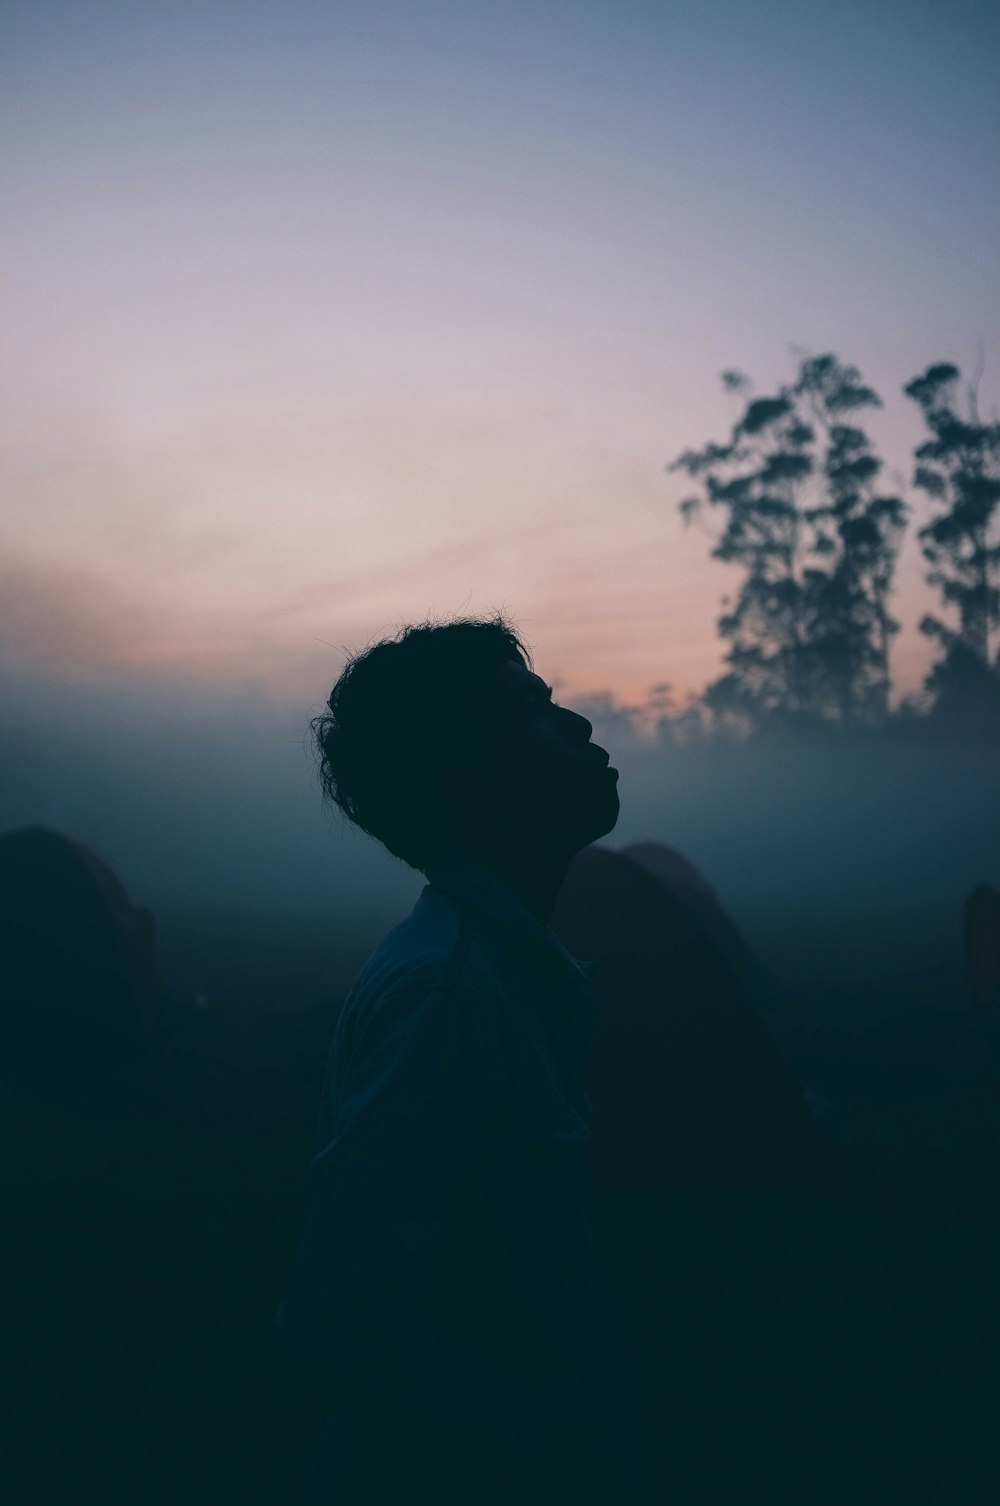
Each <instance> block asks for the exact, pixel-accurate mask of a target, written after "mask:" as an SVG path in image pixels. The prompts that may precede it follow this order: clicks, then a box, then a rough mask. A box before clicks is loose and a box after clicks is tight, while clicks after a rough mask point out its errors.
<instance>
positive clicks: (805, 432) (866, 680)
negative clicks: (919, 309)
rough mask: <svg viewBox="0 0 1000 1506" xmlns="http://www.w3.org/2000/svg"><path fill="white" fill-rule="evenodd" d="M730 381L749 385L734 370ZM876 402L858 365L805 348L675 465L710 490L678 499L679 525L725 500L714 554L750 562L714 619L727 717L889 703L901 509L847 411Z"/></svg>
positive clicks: (866, 708) (709, 698)
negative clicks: (772, 390) (776, 385)
mask: <svg viewBox="0 0 1000 1506" xmlns="http://www.w3.org/2000/svg"><path fill="white" fill-rule="evenodd" d="M722 380H723V384H724V386H725V387H726V388H727V389H728V390H729V391H731V392H738V393H741V394H747V393H748V390H749V383H748V381H747V379H746V378H745V377H743V376H741V375H740V374H739V373H738V372H734V371H727V372H725V373H723V378H722ZM878 406H881V403H880V399H879V398H878V396H877V395H876V393H874V392H873V391H872V389H871V388H870V387H866V386H864V385H863V384H862V382H861V379H860V376H859V373H858V371H857V370H856V368H855V367H853V366H842V365H841V364H840V363H839V362H838V361H837V360H836V358H835V357H834V356H832V355H824V356H816V357H807V358H804V359H803V360H802V361H801V364H800V368H799V372H798V377H797V380H796V381H795V382H794V383H792V384H789V385H786V386H783V387H781V388H780V389H779V391H778V393H777V394H776V395H775V396H773V397H763V398H750V399H749V401H748V402H747V404H746V407H745V409H744V412H743V415H742V417H741V418H740V419H739V421H738V422H737V423H736V424H735V426H734V428H733V430H732V434H731V437H730V441H729V443H728V444H723V445H719V444H715V443H709V444H707V445H705V446H704V447H703V448H702V449H701V450H687V451H685V452H684V454H682V455H680V456H679V457H678V458H677V459H676V460H675V461H673V462H672V464H671V465H670V466H669V467H668V469H669V470H671V471H674V470H683V471H686V472H687V474H688V475H690V476H692V477H696V478H698V479H699V480H701V481H702V484H703V486H704V497H701V496H695V497H688V498H686V499H685V500H684V501H683V502H681V504H680V510H681V514H682V516H683V517H684V519H685V522H690V521H692V520H693V519H695V518H696V517H697V516H698V515H699V513H700V509H701V506H702V502H703V501H707V502H708V503H709V505H710V506H714V507H722V508H724V509H725V510H726V512H727V515H728V516H727V521H726V526H725V528H724V530H723V532H722V534H721V535H716V536H715V538H716V547H715V548H714V549H713V550H712V554H713V557H714V558H716V559H721V560H725V561H729V562H732V563H736V564H739V565H741V566H742V568H743V569H744V571H745V573H746V577H745V580H744V582H743V584H742V586H741V588H740V591H739V594H738V596H737V599H736V603H735V605H734V606H733V608H732V609H731V610H730V611H728V612H726V613H725V614H724V615H723V616H721V617H720V618H719V620H718V627H719V632H720V634H721V635H722V636H723V637H724V638H728V639H730V641H731V646H730V649H729V652H728V653H727V655H726V662H727V664H728V665H729V669H728V671H727V672H726V674H724V675H723V676H721V678H720V679H718V680H716V681H715V682H714V683H713V684H712V685H710V686H709V687H708V689H707V690H706V692H705V697H704V699H705V703H706V705H707V706H708V707H709V708H710V709H711V710H712V711H713V712H714V713H715V714H716V715H717V716H719V717H720V718H721V719H722V720H724V721H735V722H736V723H737V724H740V725H743V726H744V727H747V726H749V727H753V726H759V725H760V724H762V723H763V722H764V721H767V720H770V719H773V718H774V717H775V716H776V715H782V714H783V715H786V716H787V715H792V716H801V715H803V714H805V715H809V716H813V717H816V716H821V717H825V718H830V719H838V720H844V721H856V720H872V719H877V718H879V717H881V716H883V715H884V714H885V712H886V709H887V704H888V694H889V646H890V641H891V638H892V635H893V634H894V633H895V632H897V631H898V626H899V625H898V623H896V622H895V621H894V620H893V618H892V617H891V616H890V614H889V610H888V600H889V594H890V590H891V583H892V576H893V572H894V569H895V563H896V559H897V556H898V552H899V544H900V541H901V535H902V530H903V528H904V526H905V519H906V508H905V505H904V503H903V502H902V501H901V500H900V499H899V498H898V497H889V496H882V495H880V494H878V493H877V491H876V481H877V477H878V475H879V472H880V470H881V468H882V462H881V461H880V460H879V459H878V458H877V457H876V456H875V455H874V454H873V452H872V446H871V443H870V441H869V439H868V436H867V435H866V434H865V433H864V431H863V430H862V429H860V428H857V427H856V426H853V425H849V424H847V423H845V422H844V415H845V414H847V413H849V412H852V411H853V410H856V409H859V408H864V407H878ZM724 604H728V598H727V601H726V603H724Z"/></svg>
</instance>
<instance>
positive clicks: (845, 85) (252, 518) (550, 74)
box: [0, 0, 1000, 701]
mask: <svg viewBox="0 0 1000 1506" xmlns="http://www.w3.org/2000/svg"><path fill="white" fill-rule="evenodd" d="M997 16H998V11H997V8H996V7H995V6H994V5H993V4H983V3H972V0H950V3H949V4H948V5H942V4H939V3H935V4H929V3H923V0H877V3H875V4H872V3H871V0H865V3H856V0H845V3H840V4H822V5H821V4H816V3H812V0H794V3H766V4H765V3H760V0H691V3H689V0H682V3H673V0H660V3H655V4H654V3H633V0H608V3H576V4H569V3H551V0H540V3H536V4H531V3H526V0H507V3H500V0H494V3H480V0H454V3H446V4H436V3H426V0H399V3H395V4H390V3H381V0H361V3H354V0H346V3H345V0H325V3H317V0H280V3H268V4H264V3H259V0H238V3H222V0H196V3H190V4H188V3H186V0H130V3H124V0H122V3H95V0H5V4H4V6H3V8H2V11H0V18H2V19H0V43H2V60H0V68H2V107H0V111H2V113H0V119H2V148H0V180H2V181H0V189H2V203H3V215H2V228H0V259H2V268H3V286H2V303H3V328H4V334H5V338H4V342H3V346H4V353H3V357H2V360H3V363H4V373H3V381H4V402H3V405H2V414H0V427H2V469H3V492H2V496H3V510H2V516H0V549H2V557H0V632H2V648H0V655H2V659H3V661H4V662H6V663H7V665H9V666H15V667H16V668H17V669H18V670H19V671H21V672H24V671H25V670H28V671H37V672H38V673H40V674H44V675H46V676H51V677H53V678H56V679H59V678H70V679H74V680H82V681H91V682H96V681H102V682H105V683H106V682H108V681H111V682H113V681H114V679H115V677H116V676H119V677H123V678H130V679H134V678H136V677H137V676H138V677H140V678H145V679H146V680H147V681H150V682H153V683H157V682H161V681H162V682H164V683H166V682H170V683H171V684H173V685H176V684H178V683H181V684H183V683H191V682H195V681H196V682H198V683H199V684H200V685H202V686H204V685H205V684H206V683H208V684H211V683H215V682H219V683H221V682H225V683H226V684H227V685H229V686H233V685H245V686H247V687H253V688H255V689H256V690H258V691H259V690H261V689H263V690H265V691H266V692H267V693H269V694H273V695H274V696H275V697H278V698H285V699H293V698H303V699H305V700H309V701H316V700H317V699H321V698H322V696H323V695H324V694H325V693H326V690H327V689H328V688H329V685H330V683H331V682H332V679H333V678H334V677H335V675H336V673H337V672H338V670H339V665H340V662H341V656H340V653H339V652H338V651H337V647H336V646H339V645H344V646H348V647H353V646H357V645H359V644H362V643H364V642H365V641H367V640H368V639H369V638H370V637H371V636H372V635H376V634H381V633H382V632H384V631H386V630H391V629H392V628H393V627H394V626H395V625H397V624H399V623H401V622H402V621H404V620H408V619H412V618H414V617H422V616H424V615H425V614H427V613H429V612H433V613H438V614H451V613H455V612H459V611H463V612H468V613H476V612H485V611H489V610H492V609H493V608H495V607H504V608H506V609H507V610H509V611H510V612H511V613H512V614H513V615H514V617H515V618H516V619H517V620H518V622H519V623H520V624H521V626H522V628H523V630H524V632H525V634H526V636H527V638H528V640H529V642H530V643H531V644H532V645H533V647H534V649H535V652H536V657H537V661H538V666H539V669H540V670H541V672H542V673H543V674H545V675H546V677H547V678H549V679H555V680H556V681H558V682H560V684H561V686H562V687H563V694H564V695H566V694H569V693H572V692H577V693H580V692H586V691H593V690H598V689H602V688H604V689H610V690H611V691H613V692H614V693H615V694H616V695H618V696H620V697H622V698H625V699H636V698H641V697H642V696H643V695H644V694H645V692H646V691H647V690H648V688H649V687H650V686H651V685H652V684H653V683H654V682H655V681H659V680H664V679H665V680H669V681H672V682H673V683H674V685H675V686H676V687H677V689H678V690H679V691H680V692H685V691H688V690H692V689H698V688H700V687H701V686H702V685H703V684H704V683H705V682H706V681H707V680H708V679H709V678H711V677H712V676H713V675H714V674H715V673H717V671H718V666H719V662H720V657H721V650H720V645H719V642H718V640H717V638H716V635H715V626H714V624H715V618H716V616H717V615H718V612H719V599H720V597H721V595H722V594H723V592H725V591H726V590H727V589H728V588H729V587H731V586H732V585H733V584H734V582H735V580H736V579H738V576H735V575H734V574H733V573H731V572H730V571H729V570H727V569H726V568H725V567H723V566H720V565H718V564H716V563H713V562H712V561H711V560H710V559H709V557H708V554H709V548H710V544H709V541H708V540H707V539H706V538H705V537H704V535H701V534H699V533H698V532H697V531H696V530H689V531H685V530H684V529H683V528H682V526H681V523H680V521H679V518H678V516H677V510H676V503H677V501H678V500H679V499H680V497H682V496H683V495H685V494H686V493H687V491H688V490H689V489H690V487H689V486H687V485H685V481H684V478H683V477H680V476H667V475H666V474H665V472H664V464H665V462H667V461H669V460H670V459H672V458H673V457H674V456H675V455H676V454H677V453H678V452H679V451H680V450H682V449H684V448H687V447H688V446H691V445H698V444H701V443H702V442H704V441H705V440H706V439H709V438H722V437H724V435H725V433H726V432H727V430H728V426H729V424H730V423H731V422H732V420H733V418H734V417H735V415H736V410H735V408H734V406H733V399H732V398H730V397H727V396H726V395H725V394H724V393H723V391H722V389H721V385H720V382H719V373H720V372H721V371H722V370H723V369H724V368H726V367H734V366H735V367H737V368H739V369H741V370H744V371H746V372H748V373H750V374H751V375H752V376H753V377H754V379H755V383H756V387H757V389H758V390H760V391H766V390H767V389H768V388H769V387H770V386H772V385H774V384H776V383H778V382H779V381H782V380H785V379H788V378H789V377H791V376H792V375H793V373H794V369H795V364H796V357H795V355H794V354H793V351H792V347H793V346H798V347H801V348H803V349H805V350H808V351H810V352H811V353H820V352H822V351H826V350H832V351H834V352H835V353H836V354H837V355H839V356H840V357H841V358H842V359H843V360H845V361H850V362H853V363H854V364H856V365H858V366H859V367H860V369H861V371H862V374H863V376H864V377H865V378H866V379H867V380H868V381H869V382H870V383H871V384H872V385H874V386H875V388H876V389H877V390H878V391H879V392H880V393H881V395H882V397H883V399H884V401H885V409H884V411H883V412H882V413H881V414H879V415H877V416H876V418H875V419H874V420H873V422H872V424H871V429H872V432H873V433H874V435H875V436H876V438H877V440H878V442H879V445H880V450H881V453H882V455H883V456H884V458H885V459H886V461H887V470H888V471H889V472H890V473H891V472H892V471H893V470H894V469H895V470H899V471H902V472H903V473H905V475H906V477H907V478H908V476H909V473H910V469H911V460H910V451H911V449H912V446H913V444H914V442H915V441H916V440H917V439H918V437H919V435H920V432H921V431H920V424H919V415H918V414H917V411H916V409H915V407H914V406H913V405H912V404H911V403H909V402H908V400H907V399H905V398H904V397H903V396H902V394H901V391H900V389H901V387H902V385H903V383H904V382H906V381H907V380H909V379H910V378H911V377H913V376H915V375H917V374H918V373H919V372H920V371H922V370H923V369H924V368H925V367H926V366H927V365H928V364H929V363H930V362H932V361H937V360H942V359H949V360H954V361H955V362H957V363H958V364H959V365H960V366H961V367H962V368H963V370H964V371H966V373H968V374H971V372H972V370H973V368H974V367H975V365H976V362H977V358H978V352H979V348H980V345H981V346H982V351H983V354H984V357H985V376H984V378H983V382H982V386H981V406H982V407H983V410H984V412H986V413H989V412H990V411H992V409H993V408H994V407H995V406H996V402H997V395H998V393H1000V272H998V251H997V247H998V245H1000V191H998V190H1000V182H998V172H997V167H998V160H1000V157H998V146H1000V102H998V94H1000V90H998V80H1000V23H998V20H997ZM913 500H914V502H915V506H916V521H917V523H919V522H920V521H921V520H922V518H923V517H924V516H925V515H926V509H925V506H924V504H923V503H922V502H921V501H920V499H919V497H914V499H913ZM912 533H913V530H912V528H911V533H910V537H909V539H908V543H907V546H906V549H905V551H904V557H903V561H902V565H901V569H900V571H899V574H898V577H897V579H898V585H899V594H898V597H897V601H896V611H897V615H898V616H899V617H900V618H901V620H902V622H903V632H902V633H901V634H900V636H899V639H898V640H897V647H896V651H895V661H894V667H895V677H896V680H897V684H898V685H899V687H900V688H901V689H904V690H912V689H915V688H916V686H917V685H918V683H919V680H920V678H921V676H922V673H923V671H924V669H925V667H926V664H927V662H928V658H929V655H930V654H931V652H932V650H931V648H930V646H929V645H928V644H927V643H926V641H925V640H923V639H921V638H920V637H919V635H918V634H917V632H916V623H917V621H918V620H919V617H920V615H921V614H922V612H923V611H924V610H926V609H927V607H928V606H929V605H930V602H931V597H930V595H929V593H928V591H927V589H926V588H925V587H923V586H922V584H921V577H922V571H923V565H922V561H921V560H920V556H919V552H918V550H917V548H916V545H915V542H914V540H913V537H912ZM329 645H334V646H335V647H334V648H333V649H331V647H330V646H329Z"/></svg>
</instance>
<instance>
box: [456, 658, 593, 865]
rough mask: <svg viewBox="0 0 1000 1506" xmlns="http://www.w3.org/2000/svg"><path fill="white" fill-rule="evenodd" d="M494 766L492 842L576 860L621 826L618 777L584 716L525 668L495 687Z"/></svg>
mask: <svg viewBox="0 0 1000 1506" xmlns="http://www.w3.org/2000/svg"><path fill="white" fill-rule="evenodd" d="M488 693H489V726H490V730H489V732H488V733H487V739H488V764H487V766H486V767H485V768H484V773H483V777H482V782H481V784H480V799H479V801H478V822H477V824H480V823H482V826H483V827H484V828H485V830H484V831H483V835H484V836H485V837H486V838H487V840H495V841H498V842H499V843H500V844H501V845H509V844H510V843H512V842H513V843H515V844H517V845H518V846H525V845H528V846H534V847H537V848H539V849H542V850H545V851H546V852H548V853H551V854H554V855H559V856H563V857H566V858H569V857H571V856H572V854H573V853H574V852H578V851H579V850H580V848H581V847H586V846H587V845H588V843H590V842H594V841H596V840H597V839H598V838H599V837H603V836H605V835H606V834H607V833H608V832H609V831H611V830H612V828H613V827H614V825H615V823H616V821H617V820H618V811H619V803H618V789H617V779H618V772H617V770H616V769H612V768H611V767H610V763H609V758H608V754H607V753H606V752H605V750H604V749H603V748H601V747H599V746H598V745H597V744H596V743H593V742H591V740H590V738H591V734H592V732H593V728H592V726H591V724H590V722H589V721H588V720H587V719H586V717H584V716H579V715H578V714H577V713H576V712H574V711H570V710H569V709H568V708H567V707H563V706H559V705H558V704H556V702H554V701H553V699H552V690H551V687H550V686H548V685H546V683H545V682H544V680H542V679H540V678H539V676H538V675H536V674H533V673H532V672H531V671H530V670H529V669H528V668H527V666H526V665H524V664H523V663H521V662H520V661H519V660H513V659H503V660H501V661H500V662H499V663H498V664H497V666H496V667H495V669H494V671H493V674H492V677H491V681H490V685H489V692H488Z"/></svg>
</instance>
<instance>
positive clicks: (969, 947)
mask: <svg viewBox="0 0 1000 1506" xmlns="http://www.w3.org/2000/svg"><path fill="white" fill-rule="evenodd" d="M962 932H963V941H964V943H965V964H966V969H967V972H968V978H969V986H970V989H971V991H972V999H973V1003H974V1004H975V1006H976V1007H977V1008H978V1009H981V1010H985V1011H988V1012H990V1013H993V1014H1000V890H997V889H994V888H993V886H992V884H980V885H979V886H978V887H977V888H975V889H973V890H972V892H971V894H969V896H968V898H967V899H966V901H965V904H964V906H963V907H962Z"/></svg>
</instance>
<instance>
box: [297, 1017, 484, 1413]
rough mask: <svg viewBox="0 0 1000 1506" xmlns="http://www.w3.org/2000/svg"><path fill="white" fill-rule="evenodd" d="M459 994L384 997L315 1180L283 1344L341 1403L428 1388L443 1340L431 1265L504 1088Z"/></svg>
mask: <svg viewBox="0 0 1000 1506" xmlns="http://www.w3.org/2000/svg"><path fill="white" fill-rule="evenodd" d="M469 1007H470V1001H469V1000H468V999H463V997H462V995H461V994H460V993H458V992H457V991H455V990H453V989H444V988H434V989H430V990H423V991H419V992H405V993H400V994H398V995H396V996H394V997H390V998H388V999H384V1000H381V1001H380V1002H379V1005H378V1007H377V1009H376V1010H374V1011H373V1012H372V1015H371V1017H370V1019H369V1020H368V1021H367V1022H366V1023H364V1024H363V1025H362V1029H361V1031H360V1033H359V1035H358V1037H357V1038H356V1039H355V1040H354V1041H353V1042H352V1045H351V1049H350V1053H349V1055H348V1058H347V1060H346V1062H345V1064H344V1068H343V1071H342V1072H341V1073H340V1074H339V1076H340V1080H339V1082H338V1083H337V1102H336V1106H335V1112H334V1113H333V1115H332V1118H331V1121H330V1122H332V1126H333V1129H332V1135H331V1138H330V1139H329V1141H328V1143H327V1144H326V1145H325V1146H324V1147H323V1148H322V1149H321V1150H320V1151H319V1153H318V1155H317V1156H316V1157H315V1159H314V1160H313V1162H312V1164H311V1166H310V1169H309V1177H308V1184H307V1193H306V1216H305V1224H304V1229H303V1234H302V1238H301V1241H300V1246H299V1252H298V1257H297V1260H296V1261H295V1264H294V1266H293V1271H292V1277H291V1280H290V1281H289V1284H288V1290H287V1293H286V1295H285V1298H284V1300H283V1301H282V1303H281V1305H280V1307H279V1309H278V1313H277V1315H276V1319H275V1328H276V1331H277V1334H278V1337H279V1338H280V1339H282V1340H283V1341H285V1342H286V1343H288V1344H289V1345H291V1346H292V1348H293V1349H295V1350H297V1351H298V1352H299V1354H300V1355H301V1356H302V1357H303V1358H304V1359H306V1360H308V1361H311V1362H312V1363H314V1364H318V1365H319V1367H320V1369H321V1371H322V1374H323V1384H324V1389H326V1391H327V1394H328V1395H329V1396H330V1397H331V1398H332V1400H333V1401H334V1402H336V1401H337V1400H338V1399H342V1398H344V1397H350V1398H355V1399H356V1398H357V1397H358V1396H359V1395H361V1394H362V1393H364V1392H365V1391H366V1390H375V1391H377V1392H378V1394H379V1395H380V1396H383V1397H384V1395H385V1394H386V1392H387V1389H388V1388H390V1387H391V1388H393V1389H395V1390H398V1389H399V1388H400V1387H403V1388H405V1387H406V1386H407V1385H410V1384H412V1385H413V1386H415V1387H417V1388H418V1389H419V1387H420V1385H421V1378H422V1377H423V1376H424V1375H425V1374H426V1372H427V1364H428V1360H429V1357H430V1354H431V1352H432V1347H433V1344H434V1340H435V1336H436V1335H435V1324H434V1317H433V1313H432V1312H431V1311H430V1310H429V1305H428V1301H427V1282H426V1277H425V1270H426V1261H427V1259H428V1256H429V1255H430V1254H431V1253H432V1252H433V1250H434V1248H435V1247H436V1246H437V1245H438V1244H439V1242H440V1241H441V1240H442V1239H443V1238H444V1237H445V1236H446V1234H447V1232H448V1227H449V1223H450V1221H451V1220H452V1219H453V1217H454V1215H455V1211H456V1208H457V1206H458V1202H459V1200H460V1199H461V1197H462V1190H463V1185H464V1184H465V1181H466V1179H467V1178H468V1177H469V1176H470V1175H471V1174H473V1173H474V1172H475V1169H476V1168H477V1167H478V1166H480V1165H481V1164H482V1161H483V1159H484V1158H485V1157H486V1156H487V1155H488V1153H489V1145H490V1134H491V1126H492V1125H493V1123H494V1122H495V1121H494V1115H495V1109H496V1101H497V1085H496V1081H495V1078H494V1077H493V1075H492V1074H491V1072H490V1071H489V1070H488V1065H487V1062H486V1061H485V1059H484V1057H483V1054H482V1049H481V1047H480V1046H479V1045H478V1043H477V1040H476V1037H475V1035H474V1033H473V1031H472V1029H471V1028H470V1023H469V1019H468V1009H469Z"/></svg>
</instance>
